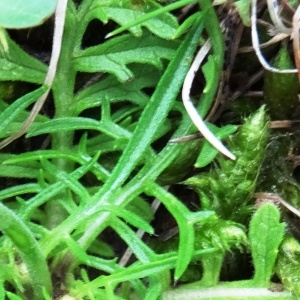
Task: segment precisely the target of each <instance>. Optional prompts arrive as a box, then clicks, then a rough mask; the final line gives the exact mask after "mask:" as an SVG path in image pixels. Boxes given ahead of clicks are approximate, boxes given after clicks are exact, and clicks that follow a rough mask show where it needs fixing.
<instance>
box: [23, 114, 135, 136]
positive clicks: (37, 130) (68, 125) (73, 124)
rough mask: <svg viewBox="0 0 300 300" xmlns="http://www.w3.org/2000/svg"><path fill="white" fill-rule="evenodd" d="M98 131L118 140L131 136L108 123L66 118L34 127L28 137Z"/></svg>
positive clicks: (88, 119)
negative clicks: (77, 131)
mask: <svg viewBox="0 0 300 300" xmlns="http://www.w3.org/2000/svg"><path fill="white" fill-rule="evenodd" d="M83 129H89V130H96V131H100V132H103V133H107V134H108V135H111V136H114V137H118V138H126V139H127V138H129V137H130V136H131V134H130V133H129V132H128V131H126V130H125V129H123V128H121V127H119V126H117V125H115V124H113V123H108V122H99V121H96V120H94V119H90V118H81V117H77V118H76V117H69V118H68V117H66V118H57V119H53V120H50V121H47V122H44V123H42V124H39V125H33V126H31V128H30V129H29V131H28V134H27V137H32V136H36V135H40V134H45V133H52V132H61V131H74V130H83Z"/></svg>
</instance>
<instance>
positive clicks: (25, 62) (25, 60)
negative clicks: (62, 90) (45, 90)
mask: <svg viewBox="0 0 300 300" xmlns="http://www.w3.org/2000/svg"><path fill="white" fill-rule="evenodd" d="M6 40H7V43H8V52H4V51H0V80H19V81H26V82H32V83H38V84H42V83H43V82H44V79H45V76H46V72H47V67H46V65H45V64H43V63H42V62H40V61H39V60H37V59H36V58H34V57H32V56H30V55H29V54H27V53H26V52H25V51H24V50H23V49H21V48H20V46H18V45H17V44H16V43H15V42H14V41H13V40H11V39H10V38H9V37H8V35H6Z"/></svg>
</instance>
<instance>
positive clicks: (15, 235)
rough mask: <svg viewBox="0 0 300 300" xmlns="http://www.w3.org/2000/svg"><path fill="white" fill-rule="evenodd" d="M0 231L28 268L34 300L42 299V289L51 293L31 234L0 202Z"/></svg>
mask: <svg viewBox="0 0 300 300" xmlns="http://www.w3.org/2000/svg"><path fill="white" fill-rule="evenodd" d="M0 224H1V225H0V230H1V231H2V232H3V233H4V234H5V235H6V236H8V237H9V238H10V239H11V241H12V242H13V244H14V245H15V247H16V248H17V249H18V251H19V253H20V257H21V259H22V260H23V262H24V263H25V264H26V266H27V268H28V272H29V275H30V277H31V280H32V288H33V289H34V294H35V296H34V299H37V300H39V299H42V287H45V288H46V289H47V291H48V292H49V293H51V292H52V284H51V278H50V272H49V270H48V266H47V262H46V259H45V257H44V256H43V254H42V251H41V248H40V246H39V244H38V243H37V241H36V240H35V238H34V236H33V233H32V232H31V231H30V230H29V228H28V227H27V226H26V225H25V223H24V222H23V221H22V220H21V219H20V217H19V216H17V215H16V214H15V213H14V212H13V211H11V210H10V209H8V208H7V207H6V206H4V205H3V204H2V203H1V202H0Z"/></svg>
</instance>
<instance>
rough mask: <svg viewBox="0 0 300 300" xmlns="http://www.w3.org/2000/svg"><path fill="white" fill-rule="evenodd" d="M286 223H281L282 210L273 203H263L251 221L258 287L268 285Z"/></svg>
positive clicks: (255, 277) (250, 230) (251, 239)
mask: <svg viewBox="0 0 300 300" xmlns="http://www.w3.org/2000/svg"><path fill="white" fill-rule="evenodd" d="M284 228H285V225H284V224H283V223H280V212H279V210H278V208H277V207H276V206H275V205H274V204H273V203H265V204H263V205H262V206H261V207H260V208H259V209H258V210H257V211H256V213H255V214H254V216H253V217H252V220H251V222H250V229H249V241H250V246H251V253H252V258H253V264H254V269H255V274H254V281H255V282H256V283H257V287H259V286H260V287H268V286H269V284H270V279H271V276H272V274H273V267H274V263H275V260H276V258H277V254H278V247H279V245H280V243H281V242H282V239H283V233H284Z"/></svg>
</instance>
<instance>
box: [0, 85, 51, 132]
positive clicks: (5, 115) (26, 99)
mask: <svg viewBox="0 0 300 300" xmlns="http://www.w3.org/2000/svg"><path fill="white" fill-rule="evenodd" d="M46 90H47V87H46V86H42V87H40V88H38V89H37V90H35V91H33V92H31V93H28V94H26V95H25V96H23V97H21V98H19V99H18V100H16V101H15V102H14V103H12V104H11V105H10V106H8V107H7V109H5V110H4V111H3V112H2V113H1V114H0V132H2V131H5V130H6V128H7V127H8V126H11V123H12V121H13V120H14V119H15V118H16V117H17V116H18V114H20V113H22V112H23V110H24V109H25V108H26V107H28V106H29V105H30V104H32V103H33V102H35V101H37V100H38V98H39V97H41V96H42V95H43V94H44V93H45V92H46Z"/></svg>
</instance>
